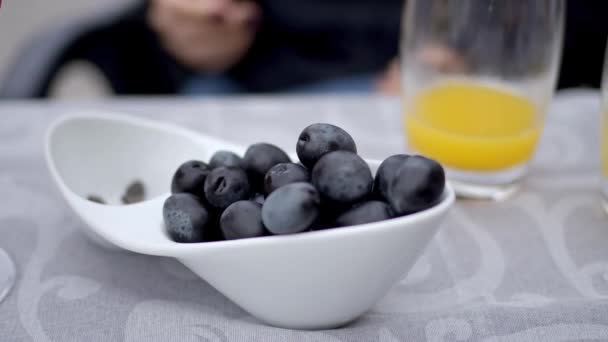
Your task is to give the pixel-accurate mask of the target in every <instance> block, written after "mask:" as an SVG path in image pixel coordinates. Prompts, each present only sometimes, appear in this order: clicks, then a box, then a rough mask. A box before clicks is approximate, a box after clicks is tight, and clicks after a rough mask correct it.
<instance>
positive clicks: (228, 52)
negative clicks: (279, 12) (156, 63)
mask: <svg viewBox="0 0 608 342" xmlns="http://www.w3.org/2000/svg"><path fill="white" fill-rule="evenodd" d="M259 20H260V10H259V7H258V6H257V4H256V3H255V2H253V1H252V0H151V1H150V11H149V12H148V21H149V23H150V26H151V27H152V28H153V30H155V31H156V32H157V33H158V35H159V37H160V39H161V41H162V43H163V45H164V47H165V48H166V49H167V50H168V51H169V52H170V53H171V54H172V55H173V56H174V57H175V58H176V59H177V60H178V61H179V62H180V63H183V64H184V65H186V66H188V67H191V68H193V69H195V70H197V71H205V72H222V71H225V70H226V69H228V68H230V67H231V66H233V65H234V64H235V63H237V62H238V61H239V60H240V59H241V58H242V57H243V56H244V55H245V53H246V52H247V50H248V49H249V47H250V46H251V44H252V42H253V39H254V36H255V33H256V28H257V24H258V22H259Z"/></svg>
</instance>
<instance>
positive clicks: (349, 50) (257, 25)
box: [147, 0, 402, 93]
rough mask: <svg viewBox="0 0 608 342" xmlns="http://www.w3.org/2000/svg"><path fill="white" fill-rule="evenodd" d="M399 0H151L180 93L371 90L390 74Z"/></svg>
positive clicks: (151, 14)
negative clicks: (183, 75) (179, 71)
mask: <svg viewBox="0 0 608 342" xmlns="http://www.w3.org/2000/svg"><path fill="white" fill-rule="evenodd" d="M401 7H402V1H401V0H383V1H373V0H331V1H328V0H308V1H299V0H281V1H276V0H274V1H273V0H259V1H253V0H198V1H192V0H150V3H149V7H148V10H147V19H148V22H149V24H150V27H151V28H152V29H153V30H154V31H155V32H156V33H157V35H158V37H159V38H160V42H161V44H162V46H163V47H164V48H165V49H166V50H167V51H168V52H169V53H170V55H172V56H173V57H174V58H175V59H176V60H177V61H178V62H179V63H181V64H183V65H184V66H186V67H187V68H189V69H190V70H191V71H192V73H193V75H192V77H190V78H189V79H188V80H187V81H186V82H185V84H184V86H183V88H182V89H181V90H182V91H183V92H186V93H237V92H276V91H298V92H314V91H326V92H327V91H370V92H371V91H376V90H383V89H385V88H386V89H388V84H389V83H387V82H385V81H383V75H384V73H385V70H390V71H388V72H389V73H394V69H395V67H396V63H393V64H392V65H393V66H392V67H391V66H390V65H391V64H390V62H391V60H394V59H395V58H396V56H397V51H398V41H399V27H400V20H401Z"/></svg>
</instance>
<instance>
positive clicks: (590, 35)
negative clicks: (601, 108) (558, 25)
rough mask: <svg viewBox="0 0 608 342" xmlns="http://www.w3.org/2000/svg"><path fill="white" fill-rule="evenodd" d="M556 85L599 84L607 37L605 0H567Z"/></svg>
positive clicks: (607, 9) (607, 2) (607, 4)
mask: <svg viewBox="0 0 608 342" xmlns="http://www.w3.org/2000/svg"><path fill="white" fill-rule="evenodd" d="M567 13H568V14H567V16H566V32H565V36H564V54H563V58H562V67H561V73H560V77H559V84H558V86H559V88H570V87H578V86H591V87H599V86H600V84H601V78H602V68H603V64H604V53H605V50H606V39H607V37H608V1H606V0H570V1H568V8H567Z"/></svg>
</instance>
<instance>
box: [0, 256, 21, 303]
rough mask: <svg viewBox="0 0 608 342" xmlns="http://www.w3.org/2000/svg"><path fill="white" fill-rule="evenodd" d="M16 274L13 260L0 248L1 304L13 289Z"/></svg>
mask: <svg viewBox="0 0 608 342" xmlns="http://www.w3.org/2000/svg"><path fill="white" fill-rule="evenodd" d="M16 273H17V272H16V269H15V264H14V263H13V260H12V259H11V258H10V257H9V256H8V254H6V252H5V251H4V250H3V249H1V248H0V302H2V300H4V298H6V296H7V295H8V293H9V292H10V290H11V288H12V287H13V284H14V283H15V276H16Z"/></svg>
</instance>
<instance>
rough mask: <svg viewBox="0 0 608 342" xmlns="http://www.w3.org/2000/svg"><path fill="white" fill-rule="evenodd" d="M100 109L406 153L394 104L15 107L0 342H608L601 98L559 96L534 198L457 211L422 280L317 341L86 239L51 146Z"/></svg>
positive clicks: (284, 141) (1, 187) (287, 144)
mask: <svg viewBox="0 0 608 342" xmlns="http://www.w3.org/2000/svg"><path fill="white" fill-rule="evenodd" d="M92 108H93V109H101V110H107V109H111V110H116V111H122V112H125V113H131V114H135V115H141V116H145V117H151V118H157V119H160V120H166V121H172V122H176V123H178V124H181V125H184V126H188V127H190V128H193V129H196V130H200V131H202V132H205V133H210V134H213V135H217V136H221V137H223V138H226V139H231V140H234V141H235V142H238V143H242V144H248V143H252V142H256V141H259V140H265V141H269V142H273V143H276V144H278V145H279V146H281V147H283V148H285V149H288V150H293V149H294V144H295V137H296V136H297V133H298V132H299V131H300V130H301V129H302V128H303V127H304V126H306V125H307V124H309V123H311V122H316V121H324V122H331V123H335V124H338V125H340V126H342V127H344V128H345V129H346V130H348V131H349V132H351V133H352V135H353V136H354V137H355V139H356V140H357V142H358V145H359V146H360V152H361V154H362V155H364V156H365V157H369V158H382V157H385V156H388V155H389V154H393V153H398V152H402V151H404V143H403V141H404V139H403V132H402V129H401V123H400V114H399V103H398V101H397V100H396V99H392V98H380V97H256V98H212V99H175V98H171V99H168V98H167V99H158V98H152V99H141V98H133V99H124V100H113V101H107V102H97V103H73V102H69V103H61V102H2V103H0V195H1V200H0V247H1V248H4V249H6V250H7V251H8V252H9V254H11V255H12V256H13V258H14V259H15V262H16V264H17V267H18V272H19V275H18V282H17V284H16V286H15V287H14V288H13V290H12V292H11V293H10V295H9V297H8V298H7V299H6V300H5V301H4V302H3V303H0V341H31V340H34V341H235V342H244V341H382V342H389V341H391V342H392V341H560V340H608V300H607V299H608V216H607V215H606V214H605V213H604V212H603V210H602V208H601V206H600V204H599V195H598V189H599V176H598V174H599V172H598V169H599V138H598V136H599V128H598V127H599V125H598V124H599V95H598V94H597V93H596V92H590V91H571V92H568V93H562V94H560V95H558V97H557V98H556V100H555V102H554V105H553V106H552V109H551V112H550V115H549V117H548V120H547V127H546V129H545V132H544V136H543V139H542V142H541V144H540V148H539V150H538V153H537V156H536V158H535V160H534V163H533V167H532V172H531V175H530V176H529V177H528V178H527V179H526V182H525V186H524V188H523V191H521V192H519V193H518V194H516V195H515V196H513V197H512V198H510V199H508V200H506V201H503V202H500V203H488V202H480V201H459V202H458V203H457V204H456V206H455V208H454V210H453V211H452V212H451V214H450V216H449V218H448V220H447V222H446V223H445V224H444V226H443V228H442V230H441V232H440V233H439V234H438V236H437V237H436V238H435V240H434V241H433V242H432V244H431V245H430V247H429V248H428V249H427V250H426V253H425V254H424V256H423V257H422V258H421V259H420V260H419V262H418V263H417V264H416V266H415V267H414V269H413V270H412V271H411V272H410V274H409V275H408V276H407V277H406V278H404V279H403V280H402V281H401V282H400V283H398V284H397V285H396V287H395V288H394V289H393V290H392V291H391V292H390V293H389V294H388V295H387V296H386V297H385V298H384V299H383V300H382V301H380V302H379V303H378V304H377V305H376V306H375V307H374V308H373V309H372V310H371V311H370V312H369V313H368V314H366V315H365V316H364V317H362V318H361V319H359V320H358V321H356V322H354V323H353V324H351V325H349V326H347V327H345V328H343V329H338V330H331V331H315V332H306V331H292V330H284V329H278V328H273V327H269V326H265V325H263V324H260V323H259V322H258V321H256V320H255V319H254V318H252V317H251V316H249V315H248V314H247V313H245V312H244V311H243V310H241V309H240V308H238V307H237V306H235V305H234V304H233V303H231V302H230V301H228V300H227V299H226V298H225V297H223V296H222V295H220V294H219V293H218V292H217V291H216V290H214V289H213V288H212V287H210V286H209V285H207V284H206V283H204V282H203V281H201V280H200V279H198V278H197V277H196V276H194V275H193V274H192V273H191V272H190V271H188V270H187V269H186V268H185V267H183V266H182V265H181V264H179V263H178V262H176V261H174V260H172V259H166V258H159V257H149V256H142V255H136V254H131V253H127V252H112V251H108V250H104V249H102V248H100V247H98V246H97V245H95V244H92V243H90V242H89V241H88V240H87V238H85V236H84V234H83V233H82V232H81V230H80V226H81V225H82V223H81V222H80V221H79V219H78V218H77V217H76V216H75V215H74V214H73V213H72V212H71V211H70V210H69V209H68V207H67V205H66V204H65V203H64V201H63V200H62V199H61V197H60V195H59V192H58V191H57V189H56V188H55V187H54V185H53V184H52V183H51V179H50V177H49V174H48V172H47V169H46V165H45V162H44V159H43V149H42V142H43V137H44V133H45V130H46V128H47V127H48V125H49V123H50V122H51V121H52V120H53V119H55V118H56V117H57V116H59V115H61V114H64V113H68V112H74V111H78V110H82V109H92ZM337 276H338V275H337ZM244 286H246V284H244ZM319 305H323V303H319Z"/></svg>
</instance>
